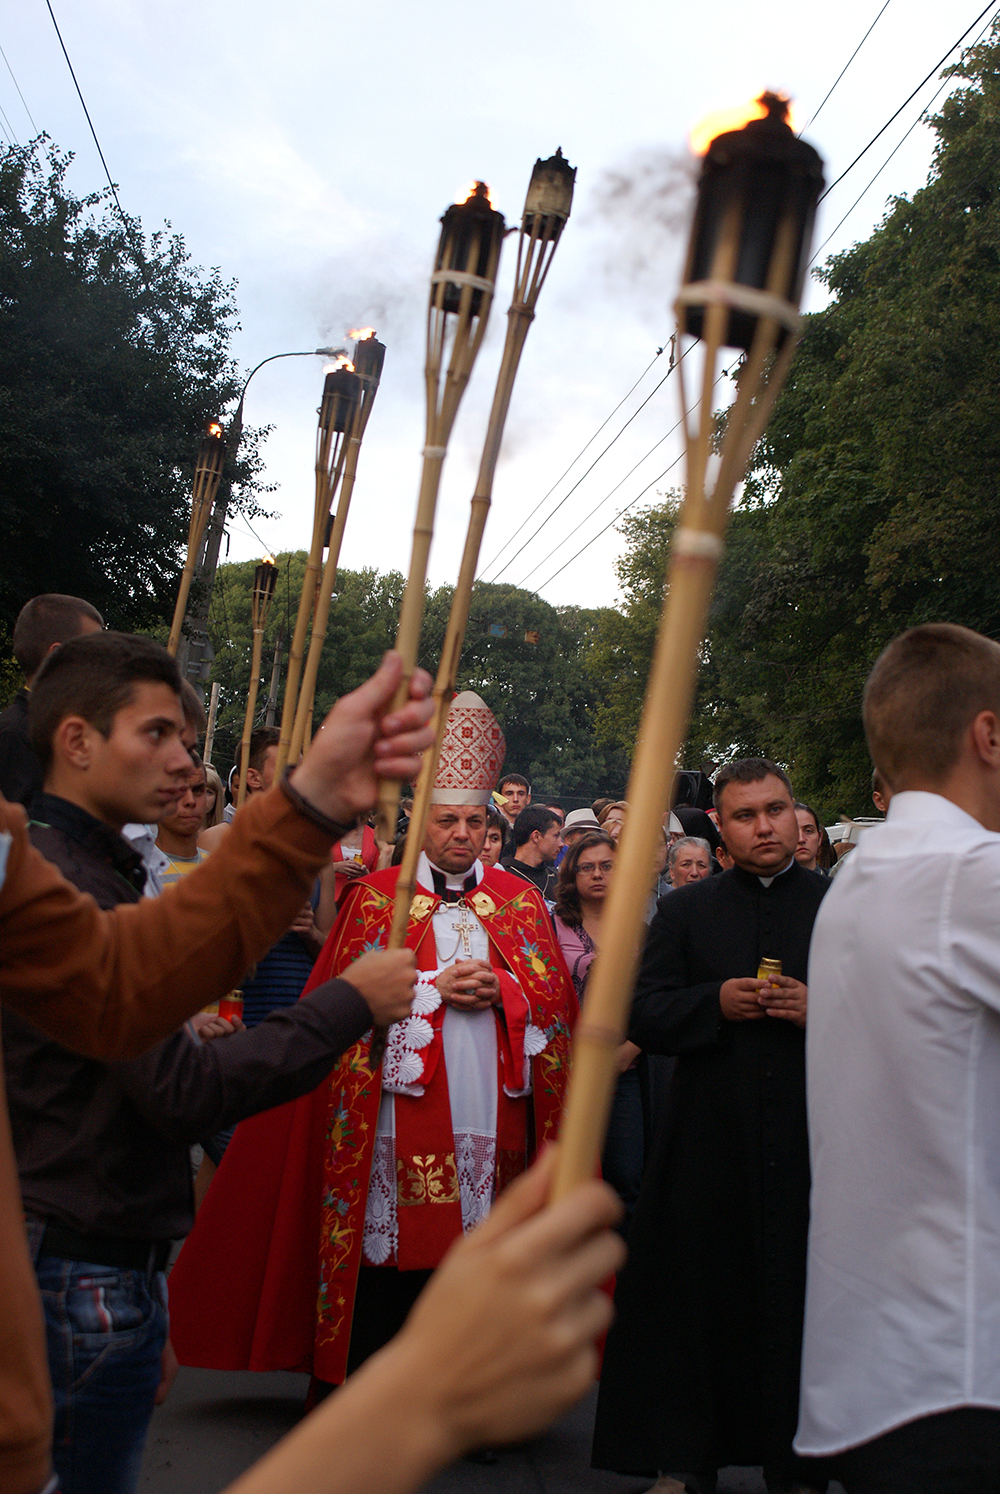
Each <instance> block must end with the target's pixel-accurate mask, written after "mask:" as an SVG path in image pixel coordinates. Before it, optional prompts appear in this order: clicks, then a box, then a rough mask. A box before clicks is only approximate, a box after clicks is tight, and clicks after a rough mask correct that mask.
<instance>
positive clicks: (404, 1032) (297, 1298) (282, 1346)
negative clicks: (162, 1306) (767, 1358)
mask: <svg viewBox="0 0 1000 1494" xmlns="http://www.w3.org/2000/svg"><path fill="white" fill-rule="evenodd" d="M503 751H504V742H503V735H502V733H501V731H500V728H499V726H498V724H497V722H496V720H495V719H494V717H493V715H492V713H491V712H490V711H489V709H488V708H487V706H486V705H485V704H484V703H483V701H481V700H480V699H479V697H478V696H476V695H473V694H472V693H471V692H466V693H464V694H462V695H459V696H458V697H457V699H456V700H455V701H454V702H453V704H452V707H451V711H450V713H449V718H448V728H447V732H446V735H445V741H444V747H443V751H442V754H441V762H440V766H439V769H438V774H437V778H436V782H435V787H434V791H433V798H432V805H431V809H430V814H429V820H428V826H427V832H426V837H425V840H424V848H423V851H422V854H421V856H420V860H419V863H418V868H417V883H418V886H417V891H416V895H415V896H414V898H413V900H412V902H411V905H410V919H409V927H408V930H407V936H406V942H407V945H408V946H409V947H410V948H412V949H414V950H415V951H416V956H417V968H418V982H417V994H416V997H415V1000H414V1006H413V1015H412V1016H411V1017H410V1018H408V1019H407V1020H406V1021H404V1022H401V1023H398V1024H396V1025H394V1026H393V1027H392V1028H390V1031H389V1039H388V1042H387V1045H386V1052H385V1057H384V1060H383V1063H382V1066H381V1072H380V1073H375V1072H373V1071H372V1069H371V1067H370V1043H369V1041H368V1039H367V1038H366V1039H362V1040H361V1042H359V1043H357V1044H356V1045H355V1046H354V1047H353V1048H352V1049H350V1051H349V1052H348V1053H346V1054H345V1055H344V1057H343V1059H342V1061H341V1062H340V1064H339V1066H338V1067H337V1068H336V1069H335V1070H334V1071H333V1074H332V1075H331V1077H330V1079H329V1080H327V1081H326V1082H325V1083H324V1084H322V1085H321V1086H320V1087H319V1088H318V1089H316V1090H315V1091H313V1093H312V1095H309V1096H306V1097H305V1098H304V1099H303V1100H301V1101H298V1102H296V1103H295V1104H292V1105H287V1106H283V1107H281V1109H279V1110H274V1111H271V1112H270V1113H269V1114H267V1115H264V1116H261V1117H259V1118H258V1119H257V1120H256V1121H253V1122H251V1123H250V1124H248V1125H243V1126H241V1127H240V1129H239V1131H238V1132H237V1134H236V1137H235V1140H234V1142H233V1144H232V1146H231V1147H230V1149H229V1152H228V1153H227V1155H226V1160H225V1165H224V1167H223V1168H222V1169H221V1171H220V1173H219V1176H218V1178H217V1179H216V1181H215V1182H214V1183H213V1186H212V1188H211V1190H210V1192H209V1194H208V1196H207V1198H206V1201H205V1204H204V1206H203V1208H202V1211H201V1213H200V1214H199V1217H198V1222H197V1225H196V1227H195V1231H194V1233H193V1235H192V1236H191V1237H190V1240H189V1242H188V1244H187V1245H186V1246H185V1249H184V1251H183V1252H182V1254H181V1257H180V1259H179V1261H178V1264H177V1266H176V1267H175V1268H174V1274H173V1276H172V1277H171V1320H172V1337H173V1340H174V1344H175V1347H176V1349H177V1352H178V1355H179V1357H180V1359H181V1361H182V1363H185V1364H195V1365H201V1366H204V1367H207V1368H218V1369H260V1370H269V1369H309V1370H311V1371H312V1372H313V1374H314V1377H315V1379H316V1380H317V1381H319V1382H321V1384H325V1385H336V1384H339V1383H340V1382H341V1381H342V1380H343V1379H344V1377H345V1375H346V1374H347V1372H348V1371H349V1370H353V1369H354V1368H355V1367H356V1366H357V1365H358V1364H360V1363H361V1362H362V1361H363V1360H364V1359H365V1358H367V1357H368V1356H369V1355H370V1354H372V1353H374V1351H375V1350H376V1349H377V1348H379V1347H380V1346H381V1345H382V1344H384V1343H385V1342H387V1340H388V1339H389V1338H390V1337H391V1336H392V1335H393V1334H394V1333H395V1332H396V1331H397V1330H398V1328H399V1327H400V1326H401V1324H402V1322H403V1320H404V1318H405V1317H406V1314H407V1312H408V1311H409V1308H410V1307H411V1306H412V1304H413V1302H414V1300H415V1298H416V1296H417V1294H418V1292H419V1291H420V1288H421V1287H422V1286H423V1284H424V1282H425V1281H426V1279H427V1275H428V1273H429V1272H430V1271H431V1270H433V1268H434V1267H435V1266H436V1265H437V1264H438V1263H439V1261H440V1260H441V1258H442V1256H443V1255H444V1254H445V1252H446V1250H447V1249H448V1247H449V1245H450V1244H451V1243H452V1241H454V1240H455V1239H456V1238H458V1237H459V1236H460V1235H461V1234H462V1232H463V1230H468V1229H470V1228H471V1227H472V1226H473V1225H474V1224H475V1223H477V1222H478V1221H479V1220H480V1219H482V1218H483V1217H484V1215H485V1214H486V1213H487V1212H488V1211H489V1208H490V1205H491V1203H492V1201H493V1199H494V1197H495V1196H496V1194H497V1192H499V1190H500V1189H501V1188H502V1187H503V1185H504V1184H505V1183H506V1182H507V1181H508V1179H509V1178H511V1177H512V1176H513V1175H514V1174H515V1173H518V1172H520V1171H521V1170H522V1169H523V1168H524V1166H525V1165H526V1162H527V1160H528V1157H529V1151H530V1149H531V1148H532V1147H533V1146H534V1145H536V1144H538V1143H540V1142H543V1141H547V1140H549V1139H550V1138H552V1137H554V1135H555V1132H556V1129H557V1126H558V1120H559V1114H560V1109H561V1104H562V1096H563V1088H564V1083H565V1078H566V1060H567V1055H568V1049H569V1035H570V1029H571V1027H572V1023H573V1020H574V1018H575V1013H576V1003H575V996H574V993H573V987H572V983H571V982H570V979H569V976H568V973H567V971H566V968H565V965H564V963H563V960H562V956H561V954H560V952H559V948H558V946H557V944H556V942H555V939H554V936H553V932H552V925H551V922H550V920H549V918H548V915H547V913H546V911H545V905H544V903H543V902H542V899H541V897H540V896H539V894H538V892H537V891H536V889H535V888H534V887H532V886H531V885H530V884H527V883H525V882H524V881H522V880H520V879H519V878H516V877H512V876H511V875H510V874H509V873H507V872H505V871H503V870H502V869H500V868H499V867H490V868H484V867H483V864H482V862H481V861H479V859H478V857H479V853H480V851H481V850H482V848H483V843H484V840H485V836H486V805H487V803H488V802H489V799H490V791H491V789H492V787H493V785H494V783H495V782H496V778H497V774H498V773H499V771H500V767H501V765H502V762H503ZM398 875H399V872H398V869H397V868H390V869H388V870H386V871H381V872H375V873H374V874H373V875H371V876H368V877H363V878H360V879H359V880H358V881H357V882H356V883H355V884H354V885H353V886H352V887H350V888H349V890H348V893H347V896H346V898H345V901H344V904H343V907H342V908H341V910H340V914H339V916H338V919H337V922H336V924H335V925H334V928H333V930H332V931H331V933H330V937H329V939H328V940H327V943H326V946H325V948H324V950H323V953H322V954H321V955H320V958H319V960H318V961H317V963H316V968H315V970H314V972H313V977H312V981H311V983H310V987H311V985H313V984H315V983H316V982H318V981H322V980H326V979H328V978H329V977H330V976H332V975H334V974H335V973H336V972H337V971H339V970H341V969H343V968H344V967H345V966H346V965H347V964H349V963H350V962H351V961H352V960H354V959H356V958H357V957H358V955H359V954H360V953H361V952H362V951H365V950H370V949H377V948H379V947H381V946H383V945H384V944H385V942H386V939H387V937H388V933H389V928H390V926H391V922H392V909H393V896H394V892H395V887H396V880H397V878H398ZM317 1241H318V1242H319V1251H318V1256H317V1253H316V1248H315V1244H314V1242H317ZM220 1260H225V1262H226V1291H225V1292H219V1290H218V1262H219V1261H220ZM317 1279H318V1293H317Z"/></svg>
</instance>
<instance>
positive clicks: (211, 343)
mask: <svg viewBox="0 0 1000 1494" xmlns="http://www.w3.org/2000/svg"><path fill="white" fill-rule="evenodd" d="M69 159H70V158H69V157H64V156H60V155H58V154H57V153H56V152H55V151H54V150H53V149H52V148H51V147H50V146H49V144H48V142H47V141H46V140H45V137H42V138H41V139H40V140H38V141H36V142H35V143H34V144H33V145H31V146H27V147H23V148H22V147H13V148H10V149H7V150H5V151H3V152H0V507H2V511H3V514H4V521H5V544H4V550H3V556H2V559H0V621H3V622H6V623H7V624H8V626H9V625H10V623H11V622H12V620H13V618H14V617H16V615H17V612H18V610H19V609H20V607H21V606H22V605H23V603H24V602H25V601H26V600H27V599H28V598H29V597H31V596H34V595H36V594H37V593H39V592H42V591H62V592H69V593H72V594H74V595H77V596H83V597H85V598H86V599H87V600H88V601H91V602H93V603H94V604H95V606H97V607H99V608H100V609H101V611H102V612H103V613H104V615H105V617H106V618H107V620H108V621H109V623H111V624H112V625H113V626H116V627H120V628H138V627H155V626H156V624H157V623H159V622H161V621H162V620H163V619H164V618H169V615H170V611H171V609H172V606H173V600H174V596H175V594H176V586H177V576H178V572H179V566H180V564H181V563H182V561H183V552H182V546H183V545H184V543H185V542H186V538H187V522H188V515H189V513H190V492H191V477H192V471H193V462H194V456H195V453H196V450H197V446H198V442H199V440H200V438H201V435H202V434H203V431H204V427H205V423H206V421H207V420H209V419H211V418H214V417H216V416H218V415H219V414H220V412H221V410H222V408H223V406H224V405H225V404H226V402H227V401H231V400H233V399H234V398H235V397H236V395H237V394H238V392H239V381H238V378H237V370H236V367H235V365H234V364H233V362H232V361H231V359H230V357H229V353H228V348H229V339H230V336H231V333H232V331H233V328H234V326H235V315H236V313H235V305H234V302H233V287H232V286H231V285H228V284H226V283H225V282H224V281H223V280H222V278H221V276H220V274H219V272H218V271H217V270H213V271H210V272H208V273H207V274H206V273H205V272H203V271H201V270H198V269H196V268H195V267H194V266H192V265H191V263H190V261H189V259H188V255H187V252H186V250H185V248H184V243H183V240H182V239H181V238H180V237H179V236H178V235H176V234H171V233H168V232H160V233H155V234H153V235H152V236H151V237H150V238H149V239H146V240H144V239H143V236H142V233H141V228H140V225H139V224H138V223H137V222H136V221H135V220H129V221H128V223H127V224H123V223H122V221H121V219H120V218H119V217H118V216H117V214H114V215H112V214H111V212H110V211H109V210H108V208H107V194H103V193H95V194H93V195H91V196H89V197H85V198H82V199H81V198H76V197H74V196H73V195H72V194H71V193H70V192H69V191H68V189H67V187H66V185H65V173H66V168H67V165H68V162H69ZM245 450H246V451H249V456H245V457H244V459H243V460H242V461H241V463H240V464H239V466H238V467H237V468H236V469H235V476H236V491H235V495H234V501H235V504H236V506H237V507H240V506H243V507H245V508H246V509H247V511H249V512H251V514H252V512H253V511H254V510H253V492H254V487H255V483H254V475H255V473H256V471H257V470H258V467H259V463H258V462H257V460H256V456H255V436H254V433H250V435H249V439H248V443H247V447H246V448H245Z"/></svg>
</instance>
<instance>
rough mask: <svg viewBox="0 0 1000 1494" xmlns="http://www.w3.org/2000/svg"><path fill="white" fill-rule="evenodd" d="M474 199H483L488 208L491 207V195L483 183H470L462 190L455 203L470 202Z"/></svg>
mask: <svg viewBox="0 0 1000 1494" xmlns="http://www.w3.org/2000/svg"><path fill="white" fill-rule="evenodd" d="M474 197H482V198H485V200H486V201H487V202H488V203H489V205H490V207H493V193H492V192H491V191H490V189H489V187H488V186H487V185H486V183H485V182H470V183H469V185H468V186H467V187H463V188H462V190H461V191H460V192H459V194H458V196H457V197H456V198H455V201H456V202H459V203H462V202H471V201H472V199H473V198H474Z"/></svg>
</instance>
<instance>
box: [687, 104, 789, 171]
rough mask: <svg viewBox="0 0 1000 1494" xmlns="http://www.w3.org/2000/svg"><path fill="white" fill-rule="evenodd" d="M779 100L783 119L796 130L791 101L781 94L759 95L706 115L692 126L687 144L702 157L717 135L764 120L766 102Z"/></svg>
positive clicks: (766, 109)
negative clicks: (783, 113)
mask: <svg viewBox="0 0 1000 1494" xmlns="http://www.w3.org/2000/svg"><path fill="white" fill-rule="evenodd" d="M769 98H770V99H780V100H781V102H782V103H783V104H784V106H785V111H786V112H785V116H784V117H785V119H786V121H787V122H788V124H789V125H790V126H791V127H792V129H793V130H794V129H795V128H796V125H795V120H794V118H793V112H792V110H793V106H792V103H791V100H790V99H789V98H787V97H786V96H785V95H783V94H770V93H766V92H765V93H761V94H759V95H758V97H757V98H755V99H750V100H749V101H748V102H747V103H745V104H739V105H737V106H735V107H733V108H730V109H717V110H716V111H715V112H714V113H713V114H708V115H706V117H705V118H704V119H702V120H699V122H698V123H697V124H696V125H694V126H693V128H692V129H691V131H690V133H689V135H688V144H689V145H690V147H691V149H692V151H693V152H694V154H695V155H696V156H703V155H704V154H705V152H706V151H707V150H708V147H709V146H710V145H711V143H712V141H713V140H715V139H717V137H718V136H719V135H725V134H728V133H729V131H730V130H742V129H743V127H744V125H748V124H749V123H750V121H751V120H754V119H766V117H767V114H768V107H767V100H768V99H769Z"/></svg>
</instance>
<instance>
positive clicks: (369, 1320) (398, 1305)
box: [347, 1266, 431, 1375]
mask: <svg viewBox="0 0 1000 1494" xmlns="http://www.w3.org/2000/svg"><path fill="white" fill-rule="evenodd" d="M430 1278H431V1273H430V1271H397V1270H396V1268H395V1267H394V1266H362V1267H361V1270H360V1271H359V1272H358V1295H357V1297H356V1298H355V1300H354V1321H353V1323H352V1325H351V1347H350V1349H349V1351H348V1355H347V1373H348V1374H349V1375H351V1374H353V1373H354V1371H355V1370H356V1369H358V1368H360V1366H361V1365H362V1364H364V1362H365V1360H366V1359H370V1358H371V1356H372V1355H373V1354H377V1353H378V1351H379V1349H382V1348H384V1347H385V1345H386V1344H387V1343H388V1342H389V1340H390V1338H395V1337H396V1334H397V1333H398V1332H399V1330H400V1328H402V1326H403V1324H404V1323H405V1322H406V1319H407V1318H408V1317H409V1314H410V1308H411V1307H412V1306H413V1304H414V1302H416V1300H417V1298H418V1297H419V1296H420V1293H421V1292H422V1291H423V1289H424V1287H425V1286H426V1285H427V1283H428V1281H429V1280H430Z"/></svg>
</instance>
